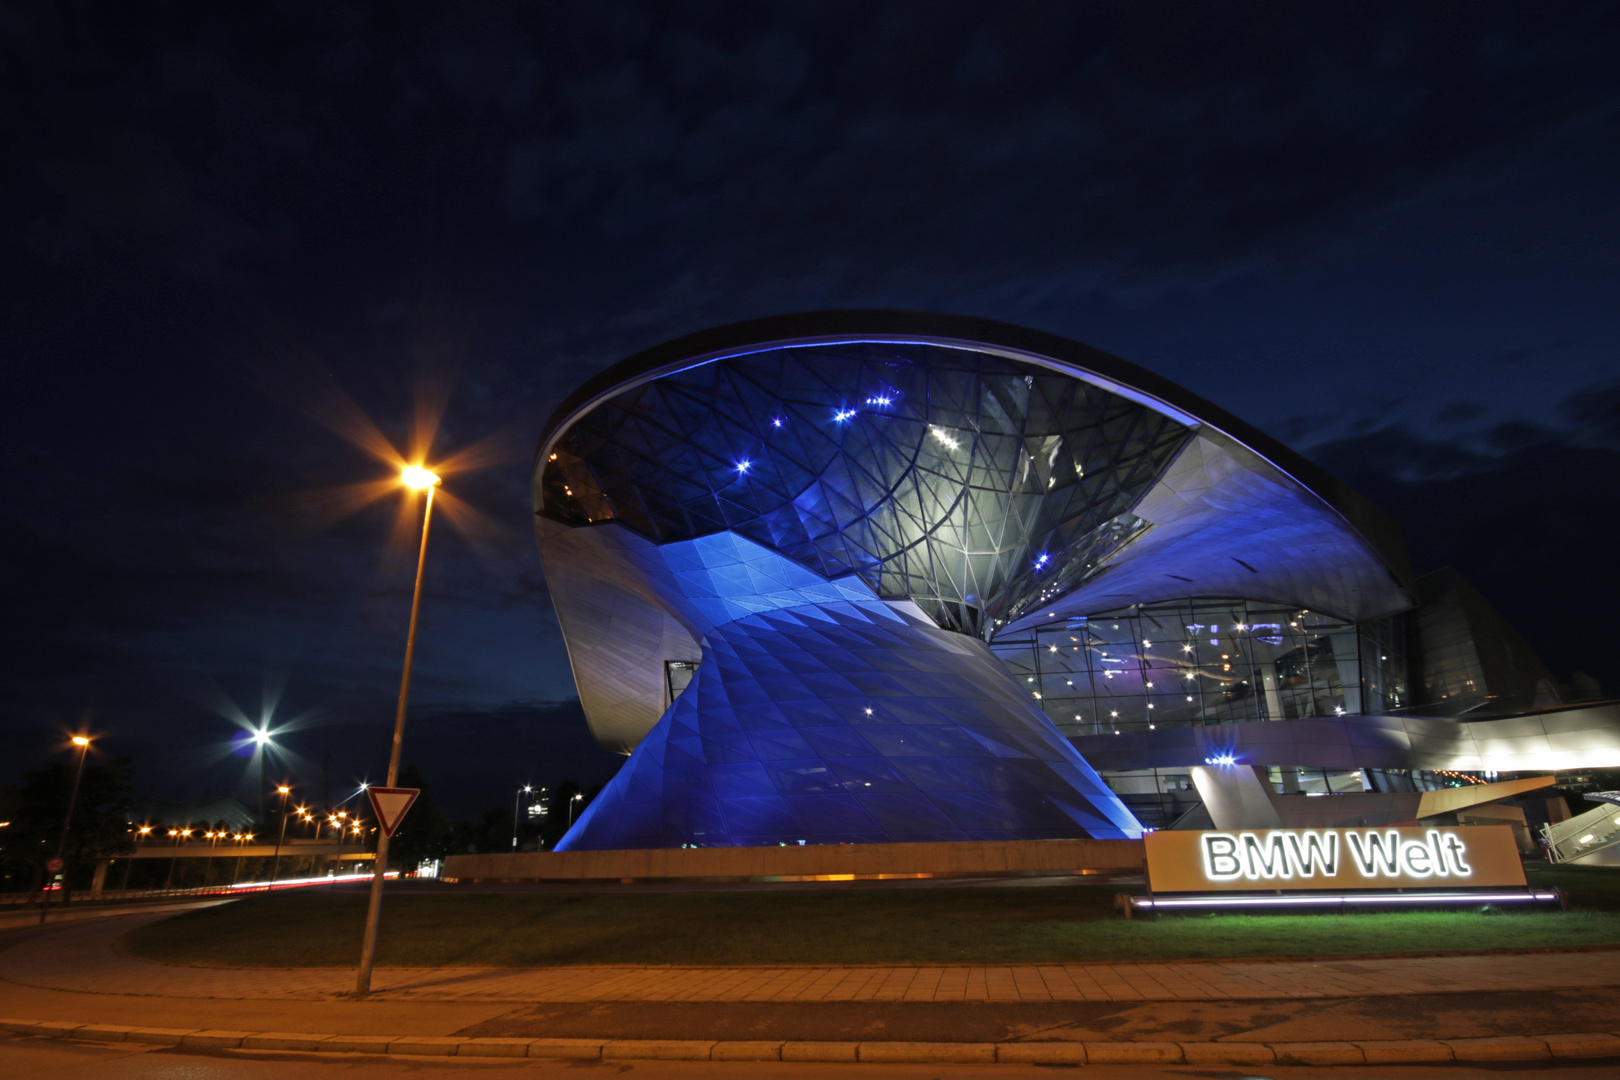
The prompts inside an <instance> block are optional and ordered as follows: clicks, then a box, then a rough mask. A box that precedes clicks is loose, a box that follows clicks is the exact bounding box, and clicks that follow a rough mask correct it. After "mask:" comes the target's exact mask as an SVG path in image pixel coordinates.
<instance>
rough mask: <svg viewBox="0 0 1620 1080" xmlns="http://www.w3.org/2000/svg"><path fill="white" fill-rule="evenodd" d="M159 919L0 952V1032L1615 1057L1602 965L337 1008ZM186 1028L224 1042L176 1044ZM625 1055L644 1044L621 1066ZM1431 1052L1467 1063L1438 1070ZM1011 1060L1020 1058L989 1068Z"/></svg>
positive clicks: (338, 988) (1062, 973) (1618, 994)
mask: <svg viewBox="0 0 1620 1080" xmlns="http://www.w3.org/2000/svg"><path fill="white" fill-rule="evenodd" d="M159 917H162V916H160V915H157V914H154V913H151V912H145V913H142V914H141V915H139V916H128V917H112V918H106V919H102V920H95V921H89V922H84V923H79V924H74V925H68V926H63V927H61V928H58V929H53V930H47V931H46V932H44V933H39V934H33V935H29V936H27V937H26V938H24V939H22V940H18V941H16V942H15V943H14V944H12V945H11V947H10V948H7V949H5V950H4V951H3V952H0V1017H12V1018H18V1017H22V1018H30V1019H31V1020H34V1021H41V1022H52V1023H55V1024H58V1025H64V1024H65V1025H66V1026H67V1028H69V1029H71V1028H73V1027H75V1026H77V1025H86V1024H89V1025H110V1027H101V1028H97V1029H96V1030H97V1031H99V1032H100V1034H98V1035H96V1036H95V1037H100V1038H119V1039H122V1038H129V1039H135V1038H137V1036H136V1035H133V1034H130V1033H129V1031H128V1030H126V1029H147V1028H150V1029H154V1030H158V1031H159V1034H157V1035H153V1036H151V1037H152V1038H169V1037H171V1036H172V1037H173V1038H174V1039H177V1040H178V1039H181V1038H193V1039H213V1038H218V1039H223V1040H225V1041H224V1042H220V1043H218V1045H227V1044H228V1045H232V1046H245V1045H247V1044H246V1043H244V1042H243V1041H242V1040H243V1039H246V1038H247V1037H248V1036H249V1035H250V1034H251V1033H254V1032H259V1033H263V1032H272V1033H275V1032H279V1033H283V1034H285V1033H288V1032H293V1033H298V1032H315V1033H325V1034H317V1035H299V1036H298V1037H297V1038H298V1039H299V1040H302V1043H300V1045H303V1043H308V1042H310V1041H311V1040H317V1041H323V1045H324V1048H326V1049H341V1048H342V1046H343V1045H347V1044H342V1045H340V1043H341V1040H339V1041H338V1042H331V1041H326V1040H328V1036H330V1037H331V1038H332V1039H337V1037H339V1036H342V1037H343V1038H350V1039H351V1041H352V1038H351V1037H358V1036H375V1037H378V1038H380V1039H381V1040H382V1041H381V1042H378V1041H377V1039H376V1038H374V1039H372V1040H371V1041H370V1042H369V1043H364V1046H367V1047H370V1048H371V1049H373V1050H375V1051H376V1052H382V1050H379V1049H378V1047H381V1048H383V1049H387V1048H388V1047H390V1046H392V1045H393V1044H394V1043H395V1042H398V1043H399V1046H400V1047H401V1049H395V1050H392V1051H391V1052H395V1053H399V1052H412V1053H415V1052H439V1053H480V1052H483V1050H481V1049H480V1047H482V1048H484V1049H488V1048H489V1047H491V1046H494V1045H496V1044H497V1043H498V1044H500V1045H501V1046H504V1047H505V1048H506V1049H505V1050H503V1051H501V1052H503V1053H504V1052H507V1051H510V1050H511V1049H512V1047H514V1046H517V1044H519V1043H521V1044H522V1046H523V1047H524V1048H526V1049H522V1050H521V1053H522V1054H532V1055H533V1056H545V1055H546V1054H548V1053H551V1052H553V1051H556V1052H562V1051H561V1050H558V1049H557V1047H558V1046H561V1047H562V1048H563V1049H564V1050H566V1049H567V1047H568V1046H574V1045H575V1044H576V1043H577V1044H578V1045H577V1047H576V1049H577V1050H578V1051H579V1052H580V1053H582V1054H585V1055H586V1056H612V1055H613V1054H619V1055H621V1056H622V1055H625V1054H630V1056H635V1055H636V1054H640V1053H642V1051H646V1053H648V1054H654V1051H652V1050H649V1049H647V1048H648V1047H650V1046H652V1045H653V1044H654V1043H657V1044H658V1045H663V1044H665V1043H669V1044H671V1045H673V1044H674V1043H680V1044H681V1046H682V1047H683V1048H684V1049H681V1050H680V1053H682V1054H686V1053H690V1054H697V1055H699V1056H701V1057H703V1058H704V1059H709V1058H710V1056H711V1055H714V1054H723V1053H731V1052H742V1051H740V1050H735V1047H734V1044H735V1045H736V1046H741V1045H743V1044H744V1043H746V1044H748V1045H751V1046H754V1047H755V1050H756V1051H758V1052H759V1053H762V1054H766V1055H767V1057H769V1056H770V1054H772V1053H774V1054H775V1055H777V1058H773V1060H774V1059H778V1058H780V1059H784V1060H785V1058H781V1055H783V1054H788V1053H797V1052H801V1051H798V1050H787V1049H784V1047H790V1046H791V1047H801V1046H811V1045H814V1046H820V1047H822V1049H821V1050H818V1051H814V1052H816V1053H826V1054H833V1055H847V1056H844V1057H838V1056H834V1057H830V1058H826V1059H825V1060H858V1059H860V1058H857V1056H856V1055H857V1053H858V1051H857V1049H856V1048H857V1047H858V1046H865V1047H869V1049H867V1050H865V1051H861V1052H860V1053H864V1054H865V1055H866V1057H865V1058H864V1059H865V1060H880V1059H882V1058H881V1054H883V1053H885V1052H887V1051H884V1050H882V1049H881V1047H882V1046H890V1047H899V1046H902V1045H912V1044H917V1045H922V1044H927V1045H929V1046H934V1047H936V1048H937V1047H940V1046H950V1047H956V1048H957V1049H955V1050H948V1051H947V1050H938V1049H935V1050H932V1051H928V1053H933V1054H935V1055H936V1056H935V1057H932V1058H927V1060H958V1059H959V1058H960V1055H963V1054H967V1055H969V1056H968V1057H967V1058H965V1059H963V1060H1008V1061H1012V1060H1033V1059H1032V1058H1030V1057H1029V1055H1032V1054H1035V1055H1039V1054H1049V1055H1050V1054H1056V1055H1058V1056H1057V1057H1052V1058H1050V1060H1053V1061H1074V1060H1077V1058H1076V1055H1079V1056H1080V1058H1081V1059H1085V1060H1104V1059H1107V1060H1123V1059H1120V1058H1118V1057H1115V1058H1107V1057H1106V1054H1107V1053H1118V1054H1126V1053H1127V1051H1123V1050H1121V1051H1104V1050H1100V1049H1096V1048H1102V1047H1117V1046H1123V1045H1126V1044H1129V1045H1130V1046H1132V1047H1135V1049H1134V1050H1131V1051H1129V1053H1138V1052H1140V1053H1151V1054H1154V1055H1159V1056H1157V1057H1153V1058H1151V1060H1155V1061H1171V1060H1174V1061H1185V1062H1195V1061H1198V1062H1209V1063H1216V1062H1217V1061H1227V1062H1230V1063H1251V1062H1261V1061H1284V1060H1285V1059H1286V1060H1302V1061H1303V1060H1306V1058H1305V1057H1301V1056H1300V1053H1303V1052H1300V1053H1296V1052H1295V1051H1294V1050H1286V1051H1285V1050H1283V1049H1279V1048H1282V1047H1296V1048H1297V1047H1298V1046H1306V1045H1310V1046H1318V1047H1325V1046H1329V1045H1330V1044H1331V1045H1332V1046H1335V1047H1338V1049H1337V1050H1333V1051H1328V1050H1317V1051H1311V1053H1318V1054H1321V1055H1326V1057H1324V1058H1322V1063H1332V1062H1330V1061H1328V1060H1327V1058H1330V1057H1332V1058H1333V1061H1340V1060H1351V1059H1352V1058H1353V1060H1355V1061H1364V1060H1371V1058H1369V1057H1367V1056H1366V1054H1368V1053H1370V1051H1367V1050H1366V1049H1365V1048H1359V1049H1354V1050H1353V1053H1352V1050H1350V1049H1346V1048H1347V1047H1362V1046H1363V1044H1366V1045H1367V1046H1371V1045H1372V1044H1373V1043H1378V1044H1380V1045H1382V1044H1383V1043H1391V1044H1393V1043H1402V1044H1403V1045H1405V1043H1407V1042H1409V1041H1411V1040H1416V1041H1417V1043H1421V1044H1422V1045H1421V1046H1418V1045H1417V1043H1413V1045H1411V1046H1406V1048H1405V1049H1404V1050H1399V1048H1396V1049H1389V1048H1385V1050H1381V1051H1379V1052H1380V1053H1386V1052H1387V1053H1396V1052H1397V1050H1399V1053H1405V1054H1407V1055H1408V1056H1407V1057H1405V1058H1400V1057H1396V1058H1385V1059H1381V1060H1391V1061H1394V1060H1413V1061H1431V1060H1485V1059H1489V1060H1508V1059H1514V1058H1513V1056H1514V1055H1519V1057H1524V1056H1526V1055H1528V1056H1529V1057H1531V1058H1537V1059H1540V1058H1548V1057H1551V1056H1554V1055H1555V1054H1557V1053H1560V1052H1563V1053H1567V1054H1575V1055H1584V1056H1588V1057H1590V1056H1593V1055H1596V1054H1609V1055H1613V1056H1616V1057H1617V1058H1620V1037H1617V1036H1616V1035H1613V1034H1608V1033H1609V1032H1610V1031H1611V1030H1613V1029H1617V1028H1620V1020H1617V1018H1620V963H1617V961H1620V954H1617V953H1616V952H1614V951H1610V950H1604V951H1594V952H1585V953H1582V952H1576V953H1555V954H1525V955H1511V956H1470V957H1439V958H1414V959H1410V960H1388V959H1384V960H1330V961H1321V962H1314V963H1313V962H1301V961H1294V962H1269V961H1266V962H1243V961H1219V962H1210V963H1196V962H1194V963H1166V964H1052V965H1004V966H979V965H975V966H959V967H958V966H934V965H927V966H915V967H903V966H894V965H874V966H869V967H732V968H723V967H715V968H699V967H617V966H616V967H607V966H594V967H565V968H550V969H499V968H496V969H491V968H438V969H422V968H379V969H378V970H377V972H376V977H375V979H374V987H375V988H376V991H375V992H374V993H373V995H372V996H371V997H370V998H369V999H367V1000H366V1001H354V1000H352V999H349V998H346V997H343V996H341V995H344V994H346V993H347V992H348V991H349V990H351V989H352V987H353V978H354V975H353V970H352V969H350V968H332V969H304V970H290V969H253V970H242V969H226V968H217V969H211V968H193V967H182V966H173V965H165V964H153V963H148V962H146V961H141V960H136V959H133V958H130V957H127V956H124V955H122V954H121V953H119V952H117V951H116V949H115V947H114V943H115V940H116V938H117V937H118V936H120V935H121V934H123V933H125V932H127V931H128V930H130V929H132V928H133V927H135V926H138V925H141V924H142V923H144V922H147V921H150V920H152V919H154V918H159ZM11 1026H12V1027H13V1029H16V1025H15V1024H12V1025H11ZM47 1027H48V1028H49V1030H51V1031H63V1030H65V1029H63V1028H61V1027H60V1026H58V1027H49V1024H47ZM29 1030H34V1029H33V1028H29ZM205 1030H212V1031H216V1032H219V1031H223V1032H224V1033H225V1034H223V1035H217V1036H215V1035H209V1036H206V1037H205V1036H203V1035H200V1034H196V1033H198V1032H201V1031H205ZM165 1031H166V1032H169V1033H170V1034H169V1035H162V1034H161V1032H165ZM175 1031H179V1032H181V1033H182V1034H181V1035H173V1033H174V1032H175ZM185 1032H192V1033H193V1035H192V1036H185V1035H184V1033H185ZM1504 1036H1506V1037H1507V1038H1506V1041H1504V1039H1503V1037H1504ZM81 1037H82V1036H81ZM407 1037H409V1038H412V1039H423V1038H425V1039H428V1040H430V1043H431V1045H434V1046H438V1047H440V1049H439V1050H436V1051H427V1050H410V1051H407V1050H405V1049H404V1048H405V1047H409V1046H416V1045H417V1044H416V1043H413V1042H409V1041H401V1040H406V1039H407ZM231 1039H235V1040H236V1041H235V1042H231V1041H230V1040H231ZM431 1040H438V1042H431ZM469 1040H472V1042H471V1043H470V1044H469ZM491 1040H493V1042H492V1041H491ZM631 1042H636V1043H637V1045H638V1046H640V1045H641V1044H642V1043H645V1044H646V1046H641V1049H640V1050H634V1052H632V1050H633V1048H632V1047H630V1045H629V1043H631ZM1452 1043H1457V1044H1458V1045H1459V1046H1462V1047H1464V1049H1465V1050H1466V1051H1467V1053H1470V1054H1474V1055H1475V1056H1474V1057H1459V1056H1457V1055H1458V1054H1459V1053H1462V1051H1459V1050H1458V1049H1457V1047H1456V1046H1453V1045H1452ZM767 1044H768V1047H773V1048H774V1050H767V1049H761V1047H766V1046H767ZM195 1045H215V1044H214V1043H209V1042H206V1041H204V1042H200V1043H195ZM360 1045H361V1044H359V1043H357V1044H356V1046H360ZM423 1045H428V1044H423ZM464 1045H470V1046H471V1048H470V1049H465V1050H462V1049H457V1048H458V1047H461V1046H464ZM970 1046H971V1047H972V1048H973V1049H970ZM1015 1046H1016V1047H1023V1048H1024V1049H996V1048H997V1047H1004V1048H1011V1047H1015ZM445 1047H449V1049H448V1050H446V1049H444V1048H445ZM604 1047H607V1049H604ZM986 1047H989V1048H990V1049H989V1050H986V1049H985V1048H986ZM1041 1047H1044V1048H1045V1049H1039V1048H1041ZM1088 1047H1090V1048H1093V1049H1092V1050H1088V1049H1087V1048H1088ZM1493 1047H1494V1049H1492V1048H1493ZM536 1048H538V1049H536ZM547 1048H550V1049H547ZM1559 1048H1562V1050H1561V1051H1560V1049H1559ZM1093 1051H1095V1053H1093ZM569 1052H570V1053H571V1052H572V1051H569ZM669 1052H670V1053H674V1052H675V1051H674V1050H671V1051H669ZM802 1052H806V1053H808V1052H811V1051H802ZM896 1052H898V1051H896ZM657 1053H658V1054H662V1053H664V1051H657ZM986 1053H989V1054H990V1055H991V1056H990V1057H989V1058H985V1057H984V1056H983V1055H984V1054H986ZM1088 1053H1093V1056H1092V1057H1091V1058H1085V1055H1086V1054H1088ZM1098 1053H1101V1054H1104V1057H1103V1058H1099V1057H1096V1056H1095V1055H1096V1054H1098ZM939 1054H947V1055H949V1054H957V1055H958V1057H950V1056H946V1057H939V1056H937V1055H939ZM1020 1054H1022V1055H1024V1057H1019V1056H1018V1055H1020ZM1334 1054H1337V1055H1339V1056H1338V1057H1333V1055H1334ZM1479 1054H1487V1055H1489V1054H1496V1055H1498V1056H1497V1057H1495V1058H1485V1059H1482V1058H1479V1057H1478V1055H1479ZM973 1055H977V1056H973ZM998 1055H1000V1056H998ZM1009 1055H1010V1056H1009ZM1064 1055H1067V1056H1064ZM1164 1055H1171V1056H1169V1057H1166V1056H1164ZM1200 1055H1202V1056H1200ZM1346 1055H1349V1057H1347V1056H1346ZM1504 1055H1505V1056H1504ZM654 1056H656V1054H655V1055H654ZM1312 1060H1315V1059H1312Z"/></svg>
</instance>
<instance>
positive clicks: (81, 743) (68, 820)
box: [39, 735, 90, 923]
mask: <svg viewBox="0 0 1620 1080" xmlns="http://www.w3.org/2000/svg"><path fill="white" fill-rule="evenodd" d="M73 745H74V746H77V747H78V748H79V767H78V768H77V769H75V770H74V772H73V792H72V794H70V795H69V796H68V807H67V814H66V815H65V816H64V817H63V818H62V835H61V837H60V838H59V839H58V840H57V841H56V857H55V858H54V859H52V860H51V862H52V863H54V864H55V865H56V866H57V868H58V869H56V870H52V869H50V868H49V867H47V868H46V872H45V880H44V881H43V883H42V885H43V891H44V893H45V895H44V896H43V897H41V899H40V903H39V921H40V922H41V923H43V922H44V921H45V913H46V912H47V911H49V910H50V907H51V880H52V879H53V878H55V877H56V875H57V874H58V873H59V872H61V871H62V870H63V869H65V867H63V866H62V852H64V851H66V850H67V837H68V826H70V825H72V824H73V808H74V806H76V805H77V804H78V801H79V781H80V780H81V779H82V778H83V777H84V759H85V756H86V755H88V754H89V753H90V740H89V739H88V738H87V737H85V736H83V735H75V736H73ZM62 880H63V881H66V880H67V878H66V877H64V878H63V879H62Z"/></svg>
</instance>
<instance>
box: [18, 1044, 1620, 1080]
mask: <svg viewBox="0 0 1620 1080" xmlns="http://www.w3.org/2000/svg"><path fill="white" fill-rule="evenodd" d="M1069 1072H1072V1073H1074V1074H1075V1076H1076V1078H1077V1080H1080V1078H1082V1077H1083V1078H1084V1080H1509V1078H1524V1080H1530V1078H1531V1077H1541V1076H1556V1077H1558V1078H1559V1080H1614V1077H1615V1076H1617V1075H1620V1061H1613V1060H1610V1061H1598V1062H1582V1063H1579V1064H1573V1065H1567V1066H1565V1065H1554V1064H1552V1063H1551V1062H1525V1063H1523V1064H1522V1065H1514V1064H1502V1065H1488V1066H1485V1065H1389V1066H1369V1065H1354V1066H1346V1067H1343V1068H1316V1067H1295V1066H1281V1065H1278V1066H1270V1067H1267V1068H1265V1069H1263V1070H1260V1071H1258V1072H1246V1071H1244V1070H1243V1069H1242V1068H1239V1067H1232V1066H1220V1065H1215V1066H1209V1065H1164V1066H1157V1065H1086V1066H1071V1067H1053V1066H1045V1065H838V1064H823V1063H798V1062H757V1061H736V1062H716V1061H634V1062H631V1061H625V1062H618V1061H579V1062H567V1061H526V1060H525V1061H501V1060H499V1059H494V1060H472V1059H468V1060H446V1059H443V1058H404V1057H400V1058H389V1057H370V1056H364V1055H358V1054H280V1053H267V1052H244V1051H239V1050H228V1051H194V1050H178V1049H176V1048H174V1047H160V1046H132V1045H130V1044H128V1043H89V1042H77V1041H72V1040H63V1039H44V1038H36V1037H32V1036H0V1076H4V1077H5V1078H6V1080H81V1078H82V1080H287V1078H289V1077H315V1078H319V1080H372V1078H376V1080H383V1078H403V1077H409V1078H410V1080H474V1078H477V1077H486V1076H487V1077H488V1078H489V1080H507V1078H511V1080H529V1078H534V1080H544V1078H547V1077H555V1078H557V1080H597V1078H602V1080H607V1078H609V1077H617V1076H627V1077H631V1078H633V1080H710V1078H713V1080H756V1078H757V1080H867V1078H877V1077H883V1078H885V1080H886V1078H889V1077H896V1078H901V1080H935V1078H937V1080H974V1078H977V1077H984V1078H988V1080H1016V1078H1018V1077H1028V1078H1030V1080H1037V1078H1043V1077H1050V1076H1053V1075H1054V1074H1057V1075H1060V1076H1061V1075H1063V1074H1065V1073H1069Z"/></svg>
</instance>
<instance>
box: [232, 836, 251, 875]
mask: <svg viewBox="0 0 1620 1080" xmlns="http://www.w3.org/2000/svg"><path fill="white" fill-rule="evenodd" d="M235 839H236V871H235V872H234V873H232V874H231V885H232V886H233V887H234V886H235V885H236V883H237V881H239V880H240V879H241V877H242V856H243V855H244V854H245V853H246V847H247V842H248V841H249V840H251V839H253V834H252V833H237V834H236V837H235Z"/></svg>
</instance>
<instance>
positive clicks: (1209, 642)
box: [991, 600, 1406, 735]
mask: <svg viewBox="0 0 1620 1080" xmlns="http://www.w3.org/2000/svg"><path fill="white" fill-rule="evenodd" d="M1404 642H1405V624H1404V622H1402V621H1401V619H1400V617H1399V616H1396V617H1392V618H1388V619H1380V620H1376V621H1373V622H1368V623H1364V624H1361V625H1360V626H1357V625H1356V624H1355V623H1350V622H1346V621H1344V620H1342V619H1336V618H1334V617H1332V616H1328V615H1324V614H1321V613H1319V612H1312V611H1307V610H1302V609H1298V608H1286V607H1281V606H1277V605H1268V604H1263V603H1258V602H1254V601H1243V600H1201V601H1181V602H1177V603H1170V604H1157V605H1145V606H1142V607H1137V608H1130V609H1126V610H1122V611H1118V612H1105V613H1103V614H1099V615H1093V616H1090V617H1089V618H1080V619H1068V620H1061V621H1057V622H1053V623H1050V624H1048V625H1046V626H1043V627H1040V628H1038V629H1036V630H1034V631H1032V632H1030V633H1027V634H1024V635H1021V636H1019V637H1018V638H1016V639H1006V638H1000V639H997V640H996V641H994V642H993V643H992V645H991V648H992V650H993V651H994V652H995V653H996V654H997V655H998V656H1000V657H1001V659H1002V660H1003V661H1004V662H1005V663H1006V664H1007V665H1008V667H1009V669H1010V670H1011V671H1012V672H1013V674H1014V677H1015V678H1017V680H1018V682H1019V683H1020V684H1021V685H1022V686H1024V687H1025V688H1026V689H1027V690H1028V691H1029V692H1030V694H1031V697H1032V698H1033V699H1034V700H1035V701H1036V702H1038V703H1039V704H1040V706H1041V708H1043V709H1044V710H1045V711H1046V712H1047V714H1048V715H1050V716H1051V717H1052V719H1053V721H1054V722H1055V723H1056V724H1057V725H1058V727H1059V729H1060V730H1062V731H1063V732H1064V733H1065V734H1068V735H1100V734H1109V733H1112V732H1116V731H1118V732H1121V733H1124V732H1127V731H1137V730H1153V729H1157V728H1161V727H1172V726H1181V727H1186V726H1194V725H1204V724H1226V723H1242V722H1248V721H1260V720H1289V719H1296V718H1300V717H1311V716H1342V715H1346V714H1349V713H1362V712H1373V713H1387V712H1394V711H1398V710H1400V709H1401V708H1404V706H1405V699H1406V671H1405V669H1406V649H1405V644H1404Z"/></svg>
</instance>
